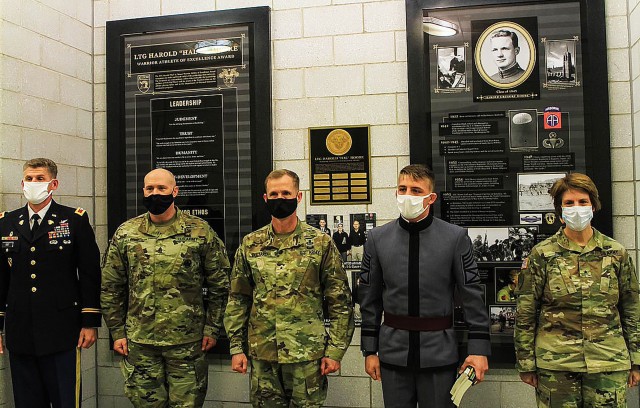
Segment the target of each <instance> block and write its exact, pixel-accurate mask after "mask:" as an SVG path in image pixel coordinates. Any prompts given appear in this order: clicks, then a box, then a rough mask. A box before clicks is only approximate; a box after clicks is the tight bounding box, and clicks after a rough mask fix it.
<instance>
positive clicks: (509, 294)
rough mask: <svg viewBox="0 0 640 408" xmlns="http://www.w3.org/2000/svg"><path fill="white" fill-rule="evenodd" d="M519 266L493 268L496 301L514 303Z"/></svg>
mask: <svg viewBox="0 0 640 408" xmlns="http://www.w3.org/2000/svg"><path fill="white" fill-rule="evenodd" d="M518 273H520V268H503V267H496V268H495V279H494V280H493V281H494V283H495V289H496V290H495V293H496V303H516V297H515V293H514V292H515V290H516V287H517V286H518Z"/></svg>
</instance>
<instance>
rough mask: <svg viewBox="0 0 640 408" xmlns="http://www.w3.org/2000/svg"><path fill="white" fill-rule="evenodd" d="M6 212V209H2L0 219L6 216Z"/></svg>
mask: <svg viewBox="0 0 640 408" xmlns="http://www.w3.org/2000/svg"><path fill="white" fill-rule="evenodd" d="M6 213H7V212H6V211H2V212H0V220H1V219H3V218H4V215H5V214H6Z"/></svg>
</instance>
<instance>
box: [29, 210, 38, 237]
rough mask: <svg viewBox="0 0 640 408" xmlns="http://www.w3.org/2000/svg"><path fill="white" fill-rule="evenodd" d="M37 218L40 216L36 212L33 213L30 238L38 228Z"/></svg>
mask: <svg viewBox="0 0 640 408" xmlns="http://www.w3.org/2000/svg"><path fill="white" fill-rule="evenodd" d="M39 219H40V216H39V215H38V214H33V215H32V216H31V221H33V225H32V226H31V238H33V237H34V236H35V235H36V230H37V229H38V226H40V223H38V220H39Z"/></svg>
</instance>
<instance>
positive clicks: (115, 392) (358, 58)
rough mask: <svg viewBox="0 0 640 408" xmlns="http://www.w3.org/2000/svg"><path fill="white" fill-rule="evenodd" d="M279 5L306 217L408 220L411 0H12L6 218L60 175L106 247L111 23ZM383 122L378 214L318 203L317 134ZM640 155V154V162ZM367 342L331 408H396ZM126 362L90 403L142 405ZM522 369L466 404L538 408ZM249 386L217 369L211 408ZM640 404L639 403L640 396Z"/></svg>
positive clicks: (2, 171) (615, 6) (621, 212)
mask: <svg viewBox="0 0 640 408" xmlns="http://www.w3.org/2000/svg"><path fill="white" fill-rule="evenodd" d="M264 5H267V6H270V7H271V9H272V13H271V24H272V32H271V36H272V45H271V52H272V71H273V83H272V90H273V105H272V110H273V119H274V120H273V123H274V131H273V135H274V146H273V152H274V167H276V168H282V167H287V168H290V169H292V170H294V171H296V172H298V173H299V174H300V175H301V178H302V180H301V188H302V189H303V190H304V193H305V195H304V198H303V205H302V206H301V208H300V211H299V213H300V216H301V217H304V215H305V214H306V213H307V212H309V213H327V214H334V213H337V211H339V213H343V214H347V213H356V212H375V213H377V214H378V219H379V220H380V222H385V221H387V220H390V219H393V218H395V217H396V210H395V203H394V198H393V191H394V186H395V183H396V179H395V177H396V174H397V172H398V170H399V169H400V168H402V167H403V166H404V165H406V164H408V163H409V138H408V101H407V79H406V77H407V75H406V59H407V58H406V38H405V10H404V0H399V1H398V0H392V1H375V0H262V1H260V0H253V1H250V0H217V1H216V0H138V1H135V2H133V1H130V0H95V1H91V0H42V1H37V0H20V1H15V0H0V211H3V210H9V209H13V208H16V207H17V206H20V205H23V204H24V199H23V198H22V195H21V194H20V188H19V180H20V177H21V172H22V167H21V166H22V163H23V162H24V160H26V159H28V158H31V157H35V156H49V157H51V158H53V159H54V160H56V161H57V162H58V163H59V164H60V176H59V177H60V179H61V189H60V190H59V192H58V194H57V195H56V196H57V197H58V200H59V201H61V202H62V203H65V204H69V205H81V206H83V207H84V208H86V209H87V210H88V211H89V212H90V215H91V217H92V221H93V225H94V227H95V229H96V234H97V237H98V241H99V244H100V247H101V249H102V250H104V249H105V247H106V242H107V238H108V237H107V229H106V208H107V202H106V114H105V107H106V97H105V94H106V92H105V86H106V85H105V22H106V21H107V20H118V19H126V18H136V17H147V16H160V15H168V14H180V13H187V12H197V11H211V10H222V9H231V8H240V7H252V6H264ZM605 5H606V16H607V48H608V51H607V53H608V55H607V58H608V64H609V84H610V86H609V91H610V97H609V99H610V113H609V114H610V120H611V130H612V132H611V136H612V137H611V155H612V178H613V202H614V208H613V210H614V235H615V238H616V239H618V240H620V241H621V242H622V243H623V244H624V245H625V246H626V247H627V248H629V249H631V250H632V251H634V254H636V248H637V242H638V240H639V239H640V230H639V228H638V225H637V220H636V218H637V217H636V214H637V213H638V210H637V209H636V208H637V207H636V206H637V205H639V204H636V203H638V202H640V200H637V199H636V197H638V198H640V188H638V185H637V184H638V181H637V180H638V178H637V175H636V174H640V172H639V170H640V167H639V166H640V158H639V159H638V160H636V156H638V154H639V153H640V150H638V149H639V148H640V78H639V76H640V45H639V43H640V41H639V40H640V7H639V6H638V1H637V0H606V1H605ZM365 123H367V124H370V125H371V154H372V159H371V164H372V172H373V203H372V204H370V205H354V206H344V207H341V208H340V209H339V210H336V208H335V207H331V206H326V207H323V206H314V207H310V206H309V205H308V198H309V196H308V190H309V179H308V155H309V153H308V143H307V128H308V127H311V126H331V125H348V124H365ZM638 157H640V156H638ZM358 343H359V333H358V332H356V335H355V336H354V344H353V345H352V347H351V348H350V349H349V351H348V353H347V355H346V356H345V359H344V361H343V368H342V370H341V372H340V374H339V375H336V376H332V377H331V379H330V386H329V387H330V388H329V397H328V398H327V402H326V405H327V406H336V407H338V406H342V407H345V406H348V407H370V406H382V399H381V389H380V385H379V383H375V382H372V381H370V380H369V379H368V377H367V376H366V375H365V374H364V372H363V359H362V357H361V355H360V353H359V350H358V348H359V345H358ZM118 364H119V359H118V358H117V357H114V356H113V354H112V352H111V351H109V347H108V340H107V332H106V330H101V331H100V340H99V342H98V344H97V346H96V347H95V348H94V349H92V350H90V351H89V352H88V353H85V354H84V358H83V375H84V377H83V380H84V392H83V394H84V395H83V399H84V402H85V404H84V406H87V407H92V406H96V405H97V406H99V407H101V408H102V407H105V408H111V407H114V408H115V407H118V408H120V407H128V406H130V404H129V403H128V401H127V400H126V398H125V397H124V396H123V390H122V377H121V375H120V371H119V368H118ZM9 381H10V378H9V375H8V364H7V358H6V356H4V357H0V408H5V407H7V408H8V407H12V406H13V405H12V403H11V392H10V382H9ZM533 398H534V396H533V391H532V389H531V388H530V387H528V386H526V385H524V384H521V383H520V382H519V381H518V378H517V374H516V373H515V372H514V371H513V370H492V371H491V375H490V376H489V378H488V380H487V381H486V382H485V383H483V384H481V385H480V386H478V387H474V389H472V391H471V392H470V393H469V395H468V396H465V401H464V402H463V406H466V407H487V408H489V407H491V408H495V407H518V408H524V407H528V406H533V404H532V401H533ZM248 400H249V383H248V378H247V376H241V375H239V374H235V373H233V372H231V371H230V369H229V361H228V359H226V358H219V357H212V358H211V362H210V381H209V394H208V395H207V403H206V406H207V407H222V406H234V407H240V406H248ZM630 406H631V407H637V406H638V396H637V392H635V393H634V394H632V395H631V396H630Z"/></svg>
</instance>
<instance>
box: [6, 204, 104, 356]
mask: <svg viewBox="0 0 640 408" xmlns="http://www.w3.org/2000/svg"><path fill="white" fill-rule="evenodd" d="M0 237H1V243H2V244H1V248H0V329H1V328H2V327H3V326H4V327H5V329H6V344H7V348H8V349H9V351H11V352H12V353H19V354H24V355H32V356H44V355H48V354H52V353H57V352H61V351H68V350H73V349H74V348H75V347H76V346H77V344H78V337H79V335H80V330H81V328H82V327H99V326H100V324H101V314H100V251H99V249H98V245H97V244H96V240H95V235H94V233H93V229H92V228H91V225H90V224H89V217H88V215H87V213H86V212H85V210H83V209H81V208H77V209H76V208H71V207H66V206H63V205H59V204H57V203H56V202H55V201H52V202H51V206H50V207H49V210H48V211H47V213H46V215H45V217H44V219H43V220H41V221H40V226H39V227H38V229H37V230H36V233H35V236H34V237H33V239H32V238H31V231H30V227H29V212H28V210H27V207H26V206H25V207H22V208H19V209H17V210H15V211H11V212H5V213H0Z"/></svg>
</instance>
